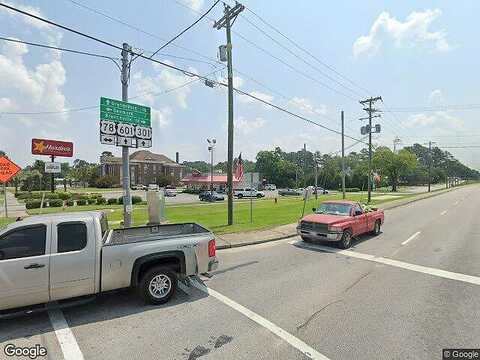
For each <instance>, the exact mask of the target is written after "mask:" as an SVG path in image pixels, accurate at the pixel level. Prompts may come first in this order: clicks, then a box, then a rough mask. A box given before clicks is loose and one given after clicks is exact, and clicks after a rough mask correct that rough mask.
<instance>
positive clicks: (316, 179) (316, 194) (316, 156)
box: [313, 151, 318, 200]
mask: <svg viewBox="0 0 480 360" xmlns="http://www.w3.org/2000/svg"><path fill="white" fill-rule="evenodd" d="M313 160H314V161H315V200H318V151H316V152H315V155H314V158H313Z"/></svg>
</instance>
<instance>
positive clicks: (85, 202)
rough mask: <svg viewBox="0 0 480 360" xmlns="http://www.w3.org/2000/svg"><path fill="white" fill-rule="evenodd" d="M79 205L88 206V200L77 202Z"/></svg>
mask: <svg viewBox="0 0 480 360" xmlns="http://www.w3.org/2000/svg"><path fill="white" fill-rule="evenodd" d="M77 205H78V206H84V205H87V200H85V199H78V200H77Z"/></svg>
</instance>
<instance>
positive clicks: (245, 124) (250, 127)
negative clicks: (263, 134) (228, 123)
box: [235, 116, 267, 135]
mask: <svg viewBox="0 0 480 360" xmlns="http://www.w3.org/2000/svg"><path fill="white" fill-rule="evenodd" d="M266 122H267V121H266V120H265V119H263V118H261V117H257V118H255V119H253V120H247V119H245V118H244V117H242V116H239V117H238V118H237V119H236V121H235V129H237V130H238V131H240V132H241V133H242V134H243V135H248V134H250V133H252V132H255V131H256V130H259V129H261V128H262V127H264V126H265V124H266Z"/></svg>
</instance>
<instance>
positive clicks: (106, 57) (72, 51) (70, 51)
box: [0, 36, 119, 60]
mask: <svg viewBox="0 0 480 360" xmlns="http://www.w3.org/2000/svg"><path fill="white" fill-rule="evenodd" d="M0 40H3V41H10V42H15V43H20V44H25V45H31V46H36V47H41V48H45V49H52V50H59V51H64V52H69V53H73V54H79V55H87V56H93V57H98V58H104V59H109V60H119V58H118V57H113V56H108V55H101V54H96V53H91V52H86V51H80V50H73V49H67V48H63V47H58V46H51V45H45V44H39V43H34V42H30V41H25V40H19V39H15V38H6V37H3V36H0Z"/></svg>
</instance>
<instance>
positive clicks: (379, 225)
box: [372, 220, 381, 235]
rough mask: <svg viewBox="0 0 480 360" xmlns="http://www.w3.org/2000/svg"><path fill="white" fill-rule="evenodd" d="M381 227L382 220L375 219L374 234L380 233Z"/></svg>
mask: <svg viewBox="0 0 480 360" xmlns="http://www.w3.org/2000/svg"><path fill="white" fill-rule="evenodd" d="M380 227H381V222H380V220H377V221H375V225H373V231H372V234H373V235H379V234H380Z"/></svg>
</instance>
